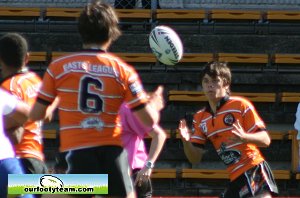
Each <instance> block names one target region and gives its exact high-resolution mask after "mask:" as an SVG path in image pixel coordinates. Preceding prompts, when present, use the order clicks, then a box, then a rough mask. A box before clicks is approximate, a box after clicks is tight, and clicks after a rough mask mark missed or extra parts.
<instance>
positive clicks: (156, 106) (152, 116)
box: [133, 86, 164, 127]
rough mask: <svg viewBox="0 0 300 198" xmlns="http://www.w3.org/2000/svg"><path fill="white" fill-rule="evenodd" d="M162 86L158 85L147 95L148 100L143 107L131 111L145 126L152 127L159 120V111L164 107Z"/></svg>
mask: <svg viewBox="0 0 300 198" xmlns="http://www.w3.org/2000/svg"><path fill="white" fill-rule="evenodd" d="M162 94H163V87H162V86H159V87H158V88H157V89H156V91H155V92H153V93H152V94H151V95H150V96H149V101H148V102H147V103H146V104H145V106H144V108H141V109H138V110H134V111H133V113H134V114H135V116H137V117H138V118H139V120H140V121H141V122H142V123H143V124H144V125H146V126H149V127H152V126H153V125H155V124H157V123H158V122H159V120H160V111H161V110H162V109H163V108H164V100H163V95H162Z"/></svg>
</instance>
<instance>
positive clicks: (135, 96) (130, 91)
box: [125, 69, 147, 109]
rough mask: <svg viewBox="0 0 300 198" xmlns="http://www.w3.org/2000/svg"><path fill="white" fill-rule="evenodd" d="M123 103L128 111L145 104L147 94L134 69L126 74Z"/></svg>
mask: <svg viewBox="0 0 300 198" xmlns="http://www.w3.org/2000/svg"><path fill="white" fill-rule="evenodd" d="M126 75H127V76H126V82H125V101H126V103H127V105H128V107H129V108H130V109H132V108H134V107H136V106H139V105H140V104H143V103H145V102H147V94H146V92H145V90H144V87H143V85H142V82H141V80H140V78H139V76H138V74H137V73H136V71H135V70H134V69H130V70H129V71H127V72H126Z"/></svg>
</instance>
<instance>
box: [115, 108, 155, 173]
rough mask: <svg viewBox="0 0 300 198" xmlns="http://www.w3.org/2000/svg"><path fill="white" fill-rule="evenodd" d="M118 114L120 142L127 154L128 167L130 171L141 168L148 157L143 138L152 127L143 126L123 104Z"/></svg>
mask: <svg viewBox="0 0 300 198" xmlns="http://www.w3.org/2000/svg"><path fill="white" fill-rule="evenodd" d="M119 113H120V118H121V124H122V141H123V144H124V147H125V149H126V150H127V153H128V162H129V166H130V167H131V168H132V170H133V169H136V168H143V167H144V164H145V161H146V160H147V157H148V153H147V151H146V148H145V144H144V141H143V138H144V137H145V135H146V134H147V133H148V132H150V131H151V130H152V127H147V126H144V125H143V124H142V123H141V122H140V121H139V119H138V118H137V117H135V116H134V114H133V113H132V112H131V110H130V109H129V108H128V107H127V105H126V104H125V103H123V104H122V106H121V107H120V111H119Z"/></svg>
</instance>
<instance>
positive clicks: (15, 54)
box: [0, 33, 28, 69]
mask: <svg viewBox="0 0 300 198" xmlns="http://www.w3.org/2000/svg"><path fill="white" fill-rule="evenodd" d="M27 52H28V44H27V41H26V39H25V38H24V37H23V36H21V35H20V34H17V33H8V34H5V35H4V36H2V37H1V38H0V60H1V61H2V62H3V63H4V64H5V65H6V66H8V67H13V68H16V69H19V68H21V67H22V66H23V64H24V61H25V58H26V54H27Z"/></svg>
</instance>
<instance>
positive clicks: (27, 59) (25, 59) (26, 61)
mask: <svg viewBox="0 0 300 198" xmlns="http://www.w3.org/2000/svg"><path fill="white" fill-rule="evenodd" d="M29 56H30V55H29V53H28V52H27V53H26V55H25V58H24V62H25V64H27V63H28V62H29Z"/></svg>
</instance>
